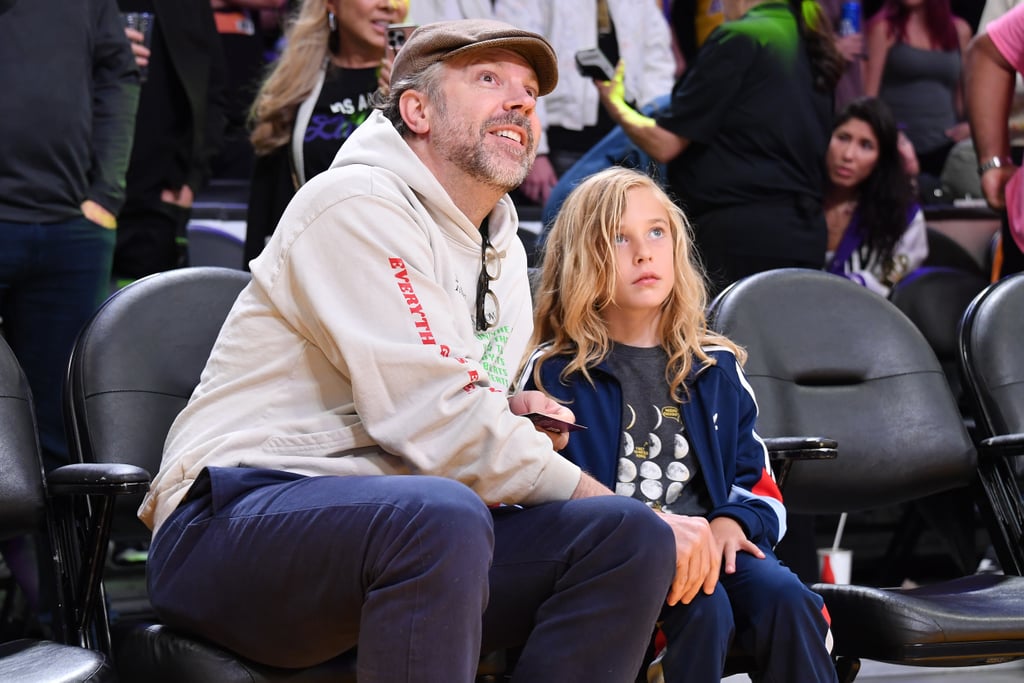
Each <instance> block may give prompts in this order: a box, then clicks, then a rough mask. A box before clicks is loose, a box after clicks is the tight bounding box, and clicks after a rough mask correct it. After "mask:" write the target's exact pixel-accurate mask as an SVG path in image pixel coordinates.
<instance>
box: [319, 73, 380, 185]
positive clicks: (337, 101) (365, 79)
mask: <svg viewBox="0 0 1024 683" xmlns="http://www.w3.org/2000/svg"><path fill="white" fill-rule="evenodd" d="M376 90H377V68H376V67H366V68H364V69H343V68H339V67H335V66H330V67H328V68H327V75H326V76H325V78H324V85H323V88H322V89H321V90H320V97H319V98H318V99H317V101H316V106H314V107H313V113H312V115H311V116H310V117H309V124H308V125H307V126H306V135H305V138H304V140H303V152H302V155H303V165H304V166H305V171H306V180H307V181H308V180H309V179H310V178H312V177H313V176H315V175H316V174H317V173H320V172H321V171H323V170H326V169H327V167H328V166H330V165H331V162H333V161H334V157H335V155H336V154H337V153H338V149H340V148H341V144H342V143H343V142H345V140H348V137H349V136H350V135H352V132H353V131H354V130H355V129H356V128H358V127H359V124H361V123H362V122H363V121H365V120H366V117H368V116H369V115H370V113H371V112H372V111H373V104H372V103H371V99H372V95H373V93H374V92H376Z"/></svg>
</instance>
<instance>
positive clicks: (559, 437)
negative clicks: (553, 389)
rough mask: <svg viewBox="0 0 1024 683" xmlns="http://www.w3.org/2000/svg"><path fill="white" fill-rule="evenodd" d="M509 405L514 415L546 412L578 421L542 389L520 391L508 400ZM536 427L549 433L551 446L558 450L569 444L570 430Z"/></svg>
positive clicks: (569, 411) (565, 419)
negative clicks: (551, 429)
mask: <svg viewBox="0 0 1024 683" xmlns="http://www.w3.org/2000/svg"><path fill="white" fill-rule="evenodd" d="M508 407H509V410H511V411H512V414H513V415H527V414H529V413H544V414H545V415H550V416H551V417H556V418H558V419H559V420H562V421H564V422H572V423H573V424H575V423H576V416H575V415H574V414H573V412H572V411H571V410H569V409H568V408H566V407H565V406H563V405H562V404H561V403H559V402H557V401H555V400H554V399H552V398H550V397H549V396H548V395H547V394H545V393H544V392H542V391H533V390H529V391H520V392H519V393H518V394H516V395H515V396H513V397H512V398H510V399H509V400H508ZM536 429H537V431H538V432H543V433H544V434H547V436H548V438H549V439H551V446H552V447H553V448H554V449H555V450H556V451H560V450H562V449H563V448H565V447H566V446H567V445H569V433H568V432H552V431H550V430H547V429H543V428H541V427H537V428H536Z"/></svg>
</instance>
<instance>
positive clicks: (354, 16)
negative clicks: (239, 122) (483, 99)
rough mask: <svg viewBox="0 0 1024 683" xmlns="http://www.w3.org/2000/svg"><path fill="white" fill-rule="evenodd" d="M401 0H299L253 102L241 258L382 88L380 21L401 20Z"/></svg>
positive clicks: (404, 0) (383, 26)
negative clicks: (251, 158) (251, 157)
mask: <svg viewBox="0 0 1024 683" xmlns="http://www.w3.org/2000/svg"><path fill="white" fill-rule="evenodd" d="M408 10H409V3H408V0H302V2H301V3H300V4H299V5H298V7H297V9H296V11H295V14H294V15H293V17H292V18H291V20H290V22H289V25H288V28H287V29H286V32H285V41H286V42H285V48H284V51H283V52H282V53H281V56H280V57H279V58H278V60H277V61H276V62H275V63H274V66H273V67H272V69H271V71H270V72H269V74H268V75H267V77H266V79H265V80H264V81H263V84H262V85H261V86H260V89H259V92H258V93H257V95H256V99H255V101H254V103H253V108H252V113H251V124H252V135H251V137H250V140H251V141H252V145H253V148H254V150H255V152H256V161H255V165H254V169H253V178H252V185H251V188H250V192H249V207H248V212H247V225H246V244H245V260H246V263H248V261H249V260H250V259H252V258H255V257H256V256H257V255H258V254H259V253H260V251H262V250H263V246H264V245H265V244H266V241H267V239H269V237H270V235H271V234H272V233H273V231H274V228H275V227H276V225H277V221H278V219H280V217H281V214H283V213H284V208H285V206H287V205H288V202H289V201H290V200H291V198H292V196H294V194H295V191H296V190H297V189H298V188H299V187H300V186H301V185H303V184H304V183H305V182H306V181H307V180H309V179H310V178H311V177H313V176H314V175H316V174H317V173H319V172H320V171H323V170H324V169H326V168H327V167H328V166H329V165H330V163H331V161H333V160H334V155H335V154H336V153H337V151H338V148H340V147H341V145H342V143H344V142H345V140H346V139H348V136H349V135H351V134H352V131H354V130H355V129H356V127H357V126H359V124H361V123H362V122H363V121H364V120H365V119H366V117H367V116H369V114H370V112H371V111H373V104H372V96H373V94H374V93H375V92H376V91H377V89H378V88H385V89H386V88H387V86H388V81H389V80H390V76H391V61H392V60H393V59H394V54H389V53H391V51H390V50H389V49H387V27H388V25H389V24H394V23H399V22H401V21H403V20H404V19H405V16H406V14H407V13H408Z"/></svg>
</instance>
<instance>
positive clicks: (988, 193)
mask: <svg viewBox="0 0 1024 683" xmlns="http://www.w3.org/2000/svg"><path fill="white" fill-rule="evenodd" d="M1016 172H1017V167H1016V166H1000V167H999V168H990V169H989V170H987V171H985V173H983V174H982V176H981V193H982V194H983V195H985V201H987V202H988V205H989V206H991V207H992V208H993V209H995V210H996V211H1002V210H1003V209H1005V208H1006V183H1008V182H1010V178H1011V177H1013V174H1014V173H1016Z"/></svg>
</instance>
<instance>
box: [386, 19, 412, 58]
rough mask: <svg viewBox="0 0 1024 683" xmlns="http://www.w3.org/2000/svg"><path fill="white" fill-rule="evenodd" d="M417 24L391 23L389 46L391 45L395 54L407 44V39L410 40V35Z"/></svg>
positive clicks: (389, 27)
mask: <svg viewBox="0 0 1024 683" xmlns="http://www.w3.org/2000/svg"><path fill="white" fill-rule="evenodd" d="M416 26H417V24H389V25H388V47H390V48H391V49H392V50H393V51H394V53H395V54H398V51H399V50H401V49H402V46H403V45H405V41H407V40H409V36H410V35H412V32H413V31H415V30H416Z"/></svg>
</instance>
